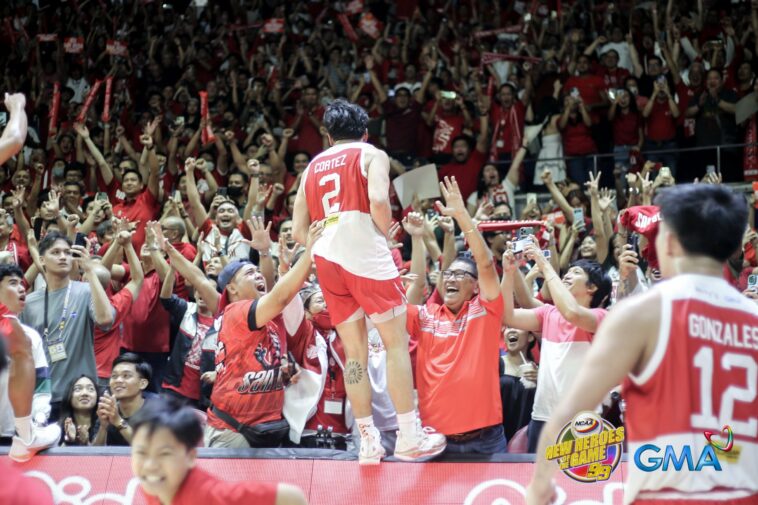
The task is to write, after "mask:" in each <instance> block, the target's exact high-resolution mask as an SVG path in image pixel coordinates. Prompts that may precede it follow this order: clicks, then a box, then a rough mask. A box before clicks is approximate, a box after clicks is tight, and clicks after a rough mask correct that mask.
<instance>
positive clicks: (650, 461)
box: [634, 444, 721, 472]
mask: <svg viewBox="0 0 758 505" xmlns="http://www.w3.org/2000/svg"><path fill="white" fill-rule="evenodd" d="M660 453H661V448H660V447H658V446H657V445H653V444H645V445H643V446H640V448H639V449H637V450H636V451H635V453H634V464H635V465H637V468H639V469H640V470H642V471H643V472H655V471H656V470H659V469H661V470H663V471H664V472H666V471H668V470H669V467H673V469H674V470H675V471H677V472H680V471H682V468H684V467H685V465H686V467H687V470H688V471H690V472H693V471H694V472H699V471H701V470H702V469H703V468H706V467H711V468H713V469H714V470H715V471H717V472H720V471H721V464H720V463H719V460H718V458H717V457H716V451H715V450H714V448H713V446H711V445H706V446H705V447H704V448H703V451H702V452H701V453H700V455H699V456H698V458H697V463H695V462H694V461H695V460H694V458H693V457H692V450H691V448H690V446H688V445H685V446H684V447H683V448H682V450H681V453H680V454H678V455H677V453H676V449H674V448H673V447H672V446H670V445H667V446H666V447H665V448H664V449H663V456H658V454H660Z"/></svg>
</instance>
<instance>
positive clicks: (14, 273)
mask: <svg viewBox="0 0 758 505" xmlns="http://www.w3.org/2000/svg"><path fill="white" fill-rule="evenodd" d="M6 277H18V278H19V279H23V278H24V271H23V270H21V268H20V267H19V266H18V265H16V264H15V263H12V264H7V263H3V264H2V265H0V282H3V279H5V278H6Z"/></svg>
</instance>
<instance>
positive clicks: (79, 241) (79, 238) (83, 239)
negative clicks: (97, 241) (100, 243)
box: [74, 233, 87, 247]
mask: <svg viewBox="0 0 758 505" xmlns="http://www.w3.org/2000/svg"><path fill="white" fill-rule="evenodd" d="M74 245H80V246H82V247H87V236H86V235H84V233H77V234H76V238H75V239H74Z"/></svg>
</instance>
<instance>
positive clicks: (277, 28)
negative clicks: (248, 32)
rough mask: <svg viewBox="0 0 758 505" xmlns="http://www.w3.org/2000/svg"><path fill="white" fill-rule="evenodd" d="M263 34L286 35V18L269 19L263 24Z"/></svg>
mask: <svg viewBox="0 0 758 505" xmlns="http://www.w3.org/2000/svg"><path fill="white" fill-rule="evenodd" d="M263 33H284V18H271V19H267V20H266V22H265V23H264V24H263Z"/></svg>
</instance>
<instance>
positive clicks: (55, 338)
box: [43, 282, 72, 363]
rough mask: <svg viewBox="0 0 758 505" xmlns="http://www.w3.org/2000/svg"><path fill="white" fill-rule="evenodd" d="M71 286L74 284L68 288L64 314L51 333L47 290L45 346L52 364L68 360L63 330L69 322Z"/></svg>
mask: <svg viewBox="0 0 758 505" xmlns="http://www.w3.org/2000/svg"><path fill="white" fill-rule="evenodd" d="M71 284H72V283H71V282H69V283H68V288H66V297H65V298H64V299H63V312H62V313H61V319H60V321H59V322H58V324H56V325H55V326H54V327H53V329H52V331H50V327H49V326H48V321H47V296H48V290H47V288H46V289H45V321H44V329H43V334H44V338H45V344H46V345H47V350H48V352H49V353H50V361H51V362H52V363H57V362H58V361H63V360H65V359H66V358H68V355H67V354H66V347H65V346H64V345H63V330H64V329H65V328H66V321H67V320H68V308H69V307H68V304H69V300H70V298H71ZM56 330H57V333H56Z"/></svg>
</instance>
